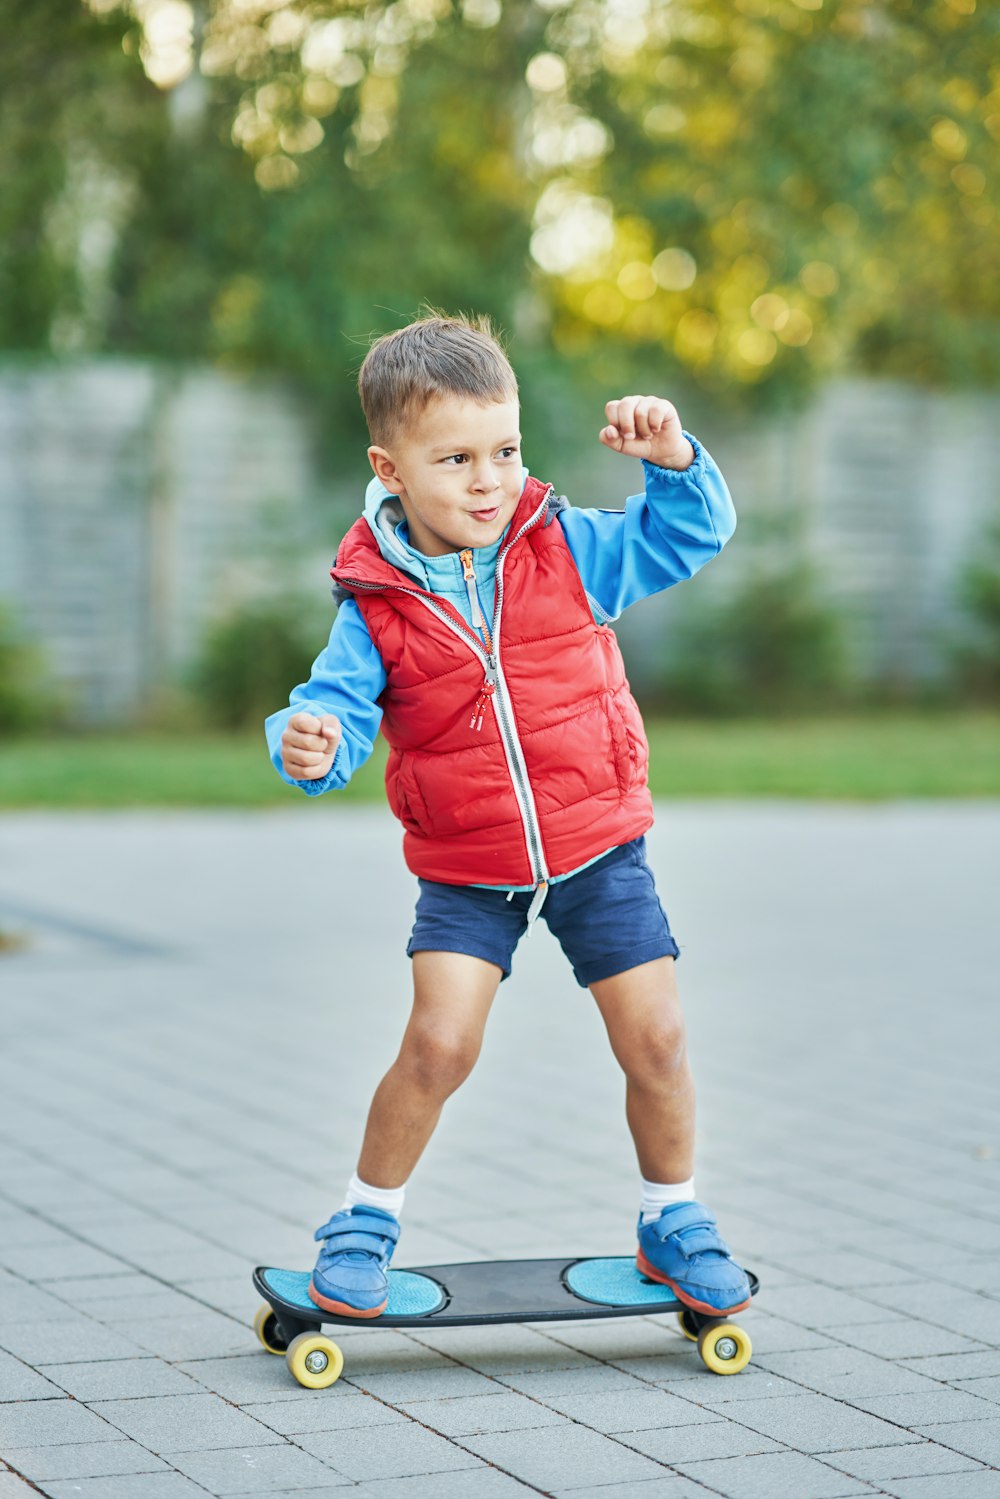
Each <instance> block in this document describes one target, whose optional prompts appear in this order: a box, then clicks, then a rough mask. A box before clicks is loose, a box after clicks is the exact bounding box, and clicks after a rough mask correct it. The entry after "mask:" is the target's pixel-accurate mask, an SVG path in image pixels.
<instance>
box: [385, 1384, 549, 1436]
mask: <svg viewBox="0 0 1000 1499" xmlns="http://www.w3.org/2000/svg"><path fill="white" fill-rule="evenodd" d="M400 1408H401V1409H402V1410H403V1411H405V1413H406V1414H407V1415H408V1416H410V1417H412V1419H413V1420H414V1421H419V1422H420V1424H421V1425H422V1426H429V1427H430V1428H431V1429H432V1430H433V1431H439V1432H440V1433H441V1435H442V1436H447V1437H461V1436H473V1435H475V1434H477V1433H479V1432H484V1431H522V1430H526V1429H528V1428H533V1427H538V1426H557V1425H561V1424H562V1418H561V1417H560V1416H558V1415H556V1413H555V1412H554V1411H552V1410H549V1408H548V1406H545V1405H542V1404H540V1403H539V1402H538V1401H537V1400H530V1399H528V1397H527V1396H525V1395H518V1394H515V1393H514V1392H513V1391H509V1392H507V1393H503V1392H497V1393H496V1394H491V1395H469V1396H459V1397H457V1398H454V1397H453V1398H451V1399H448V1400H411V1401H408V1402H407V1403H406V1404H405V1405H403V1406H401V1407H400Z"/></svg>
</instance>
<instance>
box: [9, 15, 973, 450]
mask: <svg viewBox="0 0 1000 1499" xmlns="http://www.w3.org/2000/svg"><path fill="white" fill-rule="evenodd" d="M8 5H10V0H8ZM11 9H12V12H13V14H12V16H11V18H10V19H9V21H8V24H7V26H6V28H5V48H4V51H3V54H2V56H0V153H2V156H0V159H2V160H3V162H4V163H5V168H4V176H5V179H6V185H5V191H4V194H3V199H2V206H0V293H2V295H0V342H2V344H3V345H4V346H5V347H7V348H18V349H44V348H54V349H56V350H60V351H72V350H75V349H81V350H82V349H109V350H119V349H120V350H128V351H132V352H142V353H150V354H156V355H161V356H169V357H178V358H181V357H183V358H191V357H194V358H210V359H214V360H217V361H219V362H222V363H224V364H227V365H229V366H231V367H241V366H242V367H250V366H261V365H264V366H267V367H270V368H274V369H279V370H282V371H284V372H286V373H287V374H289V375H291V376H293V377H295V378H297V379H298V380H300V381H301V383H302V386H303V389H304V390H309V391H311V392H313V393H315V394H317V395H318V396H319V397H320V398H321V400H320V403H319V409H320V411H321V413H322V420H323V424H324V429H325V431H326V435H327V437H328V438H329V441H330V443H331V445H333V446H334V447H335V446H336V445H337V442H338V439H339V438H340V437H342V436H343V435H344V434H345V432H346V431H348V430H349V431H350V432H351V433H352V434H354V433H355V432H356V431H357V428H358V420H359V419H358V415H357V410H356V404H355V400H354V396H353V390H352V385H353V379H352V375H353V371H354V369H355V368H356V367H357V365H358V364H359V363H360V360H361V358H362V356H363V351H364V347H365V345H366V343H367V337H368V335H369V334H370V333H372V332H380V331H383V330H384V329H385V328H387V327H392V326H396V325H397V324H398V323H399V322H400V321H402V320H403V319H405V318H407V317H409V316H411V315H412V314H413V312H414V311H415V309H416V307H417V306H418V305H419V304H420V303H421V302H423V301H425V300H426V301H430V302H435V303H438V304H440V305H443V306H445V307H448V308H456V307H462V306H475V307H476V308H479V309H481V310H484V311H487V312H490V313H492V314H493V315H494V316H495V317H497V318H498V320H499V321H500V322H501V324H503V325H505V326H507V327H513V329H514V331H515V333H516V335H517V340H518V348H517V355H518V362H519V364H520V365H526V366H527V367H528V368H529V369H530V370H531V371H532V378H533V379H536V380H537V381H538V382H539V384H541V383H542V382H543V381H544V377H545V375H546V371H550V372H551V371H552V370H553V369H554V368H555V366H556V362H557V361H559V360H561V361H563V362H564V363H565V362H566V361H567V359H571V360H572V363H573V368H574V370H577V371H579V375H580V378H587V376H588V375H589V374H591V373H592V372H593V370H594V369H595V367H596V368H597V369H598V371H599V373H600V376H601V382H602V384H605V383H607V381H608V380H609V379H610V378H611V371H615V372H616V373H617V371H618V370H619V369H620V370H622V371H625V370H628V369H630V368H637V367H640V366H641V365H642V364H649V363H651V362H654V361H655V363H656V364H657V365H658V366H661V367H662V365H663V363H664V360H666V362H667V365H668V367H669V366H670V364H671V362H672V364H673V368H674V369H675V370H678V371H682V372H683V373H684V374H685V376H686V377H687V378H688V379H689V380H693V381H696V382H698V383H700V385H701V386H702V387H703V388H704V389H705V390H706V391H707V392H709V393H710V394H711V395H712V397H713V399H716V400H718V399H722V398H723V397H726V398H730V397H732V395H733V393H734V392H735V393H736V395H737V397H742V399H743V400H744V401H757V400H760V399H767V398H779V397H780V398H788V397H790V396H792V395H794V394H795V393H797V392H800V391H803V390H805V389H806V388H807V387H808V384H809V382H810V381H811V380H813V379H815V378H816V377H818V376H821V375H823V374H825V373H827V372H830V371H835V370H842V369H845V368H861V369H866V370H870V371H876V372H879V373H888V374H898V375H901V376H905V377H906V378H914V377H916V378H918V379H922V380H926V381H933V382H959V381H973V380H974V381H995V380H996V379H997V378H998V377H1000V339H998V337H997V332H998V325H1000V282H998V278H997V277H996V275H995V265H996V263H997V260H998V249H1000V215H998V212H997V204H996V201H995V182H994V177H993V173H994V166H995V156H996V141H997V139H998V138H1000V82H998V80H997V76H996V73H995V70H994V71H991V66H990V64H991V58H992V57H994V56H995V55H996V41H997V37H998V34H1000V10H998V9H997V7H990V6H987V5H984V4H982V0H980V4H979V6H978V8H977V3H976V0H879V3H874V0H827V3H825V4H824V0H732V3H730V0H672V3H671V4H670V5H664V4H662V3H660V0H506V3H503V0H461V3H458V0H392V3H388V4H379V3H370V4H362V3H360V0H308V3H307V0H123V3H122V4H116V3H115V0H87V3H86V4H85V3H83V0H79V3H71V4H69V5H67V4H65V3H58V0H39V3H37V4H35V5H32V6H30V7H29V6H18V7H13V6H11ZM527 414H528V416H529V419H530V416H531V413H530V412H528V413H527Z"/></svg>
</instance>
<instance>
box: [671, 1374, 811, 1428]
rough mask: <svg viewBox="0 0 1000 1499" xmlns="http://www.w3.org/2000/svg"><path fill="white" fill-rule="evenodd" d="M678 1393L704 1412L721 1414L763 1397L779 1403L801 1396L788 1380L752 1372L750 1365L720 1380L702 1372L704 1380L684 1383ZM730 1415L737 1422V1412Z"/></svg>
mask: <svg viewBox="0 0 1000 1499" xmlns="http://www.w3.org/2000/svg"><path fill="white" fill-rule="evenodd" d="M695 1391H697V1394H696V1393H695ZM678 1392H679V1393H680V1394H683V1395H684V1396H685V1398H686V1399H689V1400H694V1399H697V1401H698V1404H699V1405H703V1406H705V1408H706V1410H717V1411H720V1412H721V1413H723V1414H725V1411H726V1407H727V1406H730V1405H738V1404H739V1402H740V1401H741V1400H761V1399H763V1398H764V1397H765V1396H768V1397H770V1399H772V1400H780V1399H781V1398H782V1396H783V1395H801V1394H802V1385H801V1384H796V1383H794V1382H793V1381H792V1380H790V1379H782V1378H781V1376H780V1375H778V1374H772V1373H770V1372H769V1370H767V1369H755V1368H754V1367H753V1365H752V1364H750V1365H749V1366H748V1367H747V1368H746V1369H744V1370H742V1372H741V1373H739V1374H737V1375H735V1376H734V1375H729V1376H727V1377H726V1378H724V1379H719V1378H717V1377H716V1376H715V1375H713V1374H711V1373H710V1372H709V1371H708V1370H705V1374H704V1377H702V1376H699V1378H698V1380H697V1382H696V1384H692V1383H691V1382H690V1381H688V1388H687V1389H686V1390H685V1389H683V1387H681V1388H679V1391H678ZM730 1414H731V1415H732V1416H733V1418H734V1419H735V1420H739V1412H738V1411H736V1410H733V1411H731V1412H730Z"/></svg>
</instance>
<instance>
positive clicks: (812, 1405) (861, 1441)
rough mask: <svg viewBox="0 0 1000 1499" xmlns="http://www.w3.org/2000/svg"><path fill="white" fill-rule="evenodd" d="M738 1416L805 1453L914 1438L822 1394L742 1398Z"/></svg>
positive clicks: (876, 1444)
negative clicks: (778, 1397)
mask: <svg viewBox="0 0 1000 1499" xmlns="http://www.w3.org/2000/svg"><path fill="white" fill-rule="evenodd" d="M734 1409H735V1408H734ZM738 1417H739V1420H740V1421H741V1422H743V1423H744V1424H745V1425H746V1426H749V1427H750V1428H751V1429H752V1430H754V1431H760V1432H762V1433H764V1434H765V1435H766V1436H771V1437H775V1438H776V1439H777V1440H778V1441H780V1442H783V1443H784V1444H785V1445H786V1446H788V1447H795V1448H797V1449H798V1450H799V1451H800V1452H807V1453H817V1452H835V1451H836V1450H837V1449H838V1448H840V1447H861V1446H871V1447H878V1446H889V1445H890V1444H892V1443H894V1442H910V1441H913V1440H914V1438H913V1436H912V1435H911V1434H910V1433H909V1432H906V1431H901V1430H900V1429H899V1427H898V1426H892V1425H890V1424H889V1422H888V1421H881V1420H879V1419H878V1417H877V1416H869V1415H868V1414H867V1413H866V1412H864V1411H857V1410H852V1409H851V1408H850V1407H849V1406H846V1405H843V1404H841V1402H840V1401H839V1400H831V1399H829V1398H828V1397H827V1396H826V1395H794V1396H791V1397H789V1398H786V1399H782V1400H744V1401H741V1403H740V1405H739V1408H738Z"/></svg>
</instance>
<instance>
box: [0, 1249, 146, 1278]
mask: <svg viewBox="0 0 1000 1499" xmlns="http://www.w3.org/2000/svg"><path fill="white" fill-rule="evenodd" d="M3 1262H4V1264H5V1265H6V1266H7V1267H8V1268H9V1269H11V1270H16V1271H17V1273H18V1275H22V1276H23V1277H24V1279H25V1280H27V1281H31V1282H32V1283H33V1284H35V1285H38V1284H43V1285H44V1283H45V1282H46V1281H52V1282H56V1281H60V1280H76V1279H79V1278H80V1277H82V1276H90V1275H107V1276H114V1275H127V1274H129V1273H130V1271H131V1270H132V1267H131V1265H127V1264H123V1262H122V1261H121V1260H120V1259H115V1258H114V1256H113V1255H110V1254H105V1253H104V1251H103V1250H101V1249H95V1248H94V1247H93V1246H92V1245H90V1244H82V1243H81V1242H80V1241H79V1240H78V1239H68V1240H67V1241H66V1242H64V1243H61V1244H57V1245H38V1244H34V1245H22V1246H19V1247H15V1248H10V1247H8V1248H6V1249H4V1251H3Z"/></svg>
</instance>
